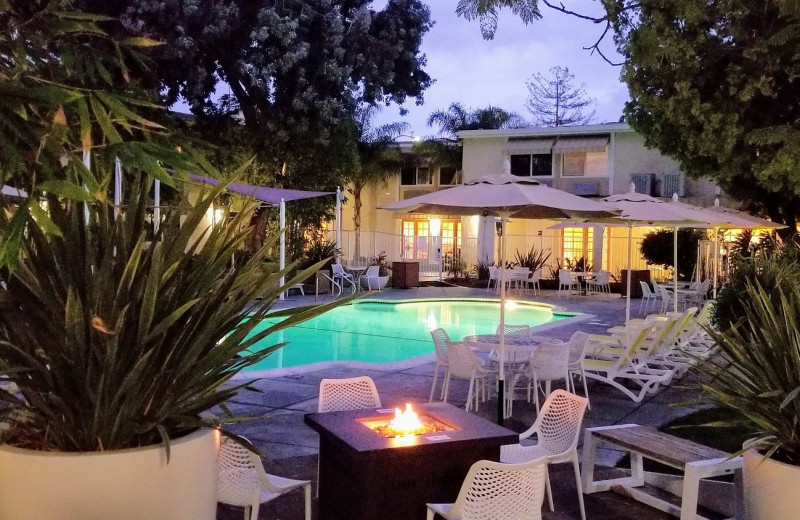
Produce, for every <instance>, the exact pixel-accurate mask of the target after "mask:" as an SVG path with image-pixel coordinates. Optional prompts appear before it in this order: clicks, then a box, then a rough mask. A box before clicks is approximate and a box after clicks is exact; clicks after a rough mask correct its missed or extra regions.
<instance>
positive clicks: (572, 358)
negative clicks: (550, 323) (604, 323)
mask: <svg viewBox="0 0 800 520" xmlns="http://www.w3.org/2000/svg"><path fill="white" fill-rule="evenodd" d="M567 344H568V345H569V363H568V364H567V369H568V370H569V378H568V379H567V383H569V384H570V385H571V386H572V390H571V391H572V393H573V394H577V392H576V391H575V376H579V377H580V378H581V381H583V395H584V396H585V397H586V406H588V407H589V409H590V410H591V409H592V405H591V403H590V402H589V389H588V387H587V386H586V372H585V371H584V369H583V360H584V358H585V357H586V346H587V345H588V344H589V334H587V333H586V332H580V331H578V332H573V333H572V336H570V338H569V342H568V343H567Z"/></svg>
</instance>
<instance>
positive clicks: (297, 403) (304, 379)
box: [218, 287, 702, 520]
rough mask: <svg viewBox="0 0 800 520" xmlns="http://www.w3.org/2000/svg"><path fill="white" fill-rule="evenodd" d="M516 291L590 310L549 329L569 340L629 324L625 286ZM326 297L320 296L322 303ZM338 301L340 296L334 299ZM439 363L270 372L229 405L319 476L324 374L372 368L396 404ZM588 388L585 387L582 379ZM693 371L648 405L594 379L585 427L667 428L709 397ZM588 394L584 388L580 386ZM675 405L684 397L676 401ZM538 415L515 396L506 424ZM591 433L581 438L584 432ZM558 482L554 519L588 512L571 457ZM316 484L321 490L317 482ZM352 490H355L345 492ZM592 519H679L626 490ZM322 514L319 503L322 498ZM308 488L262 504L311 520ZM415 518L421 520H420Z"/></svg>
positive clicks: (289, 467)
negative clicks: (597, 291) (571, 292)
mask: <svg viewBox="0 0 800 520" xmlns="http://www.w3.org/2000/svg"><path fill="white" fill-rule="evenodd" d="M496 295H497V293H496V292H494V291H486V290H485V289H469V288H461V287H454V288H440V287H423V288H418V289H385V290H383V291H380V292H378V293H374V294H373V295H370V296H366V297H368V298H381V299H398V300H403V299H412V298H457V297H463V298H476V297H477V298H486V297H496ZM511 296H512V297H513V298H515V299H523V300H532V301H540V302H543V303H548V304H551V305H554V306H556V307H557V308H559V309H563V310H568V311H575V312H580V313H584V314H588V315H590V316H587V317H586V319H584V320H582V321H577V322H570V323H565V324H562V325H561V326H555V327H552V328H549V329H548V330H547V331H546V333H544V334H546V335H548V336H551V337H554V338H559V339H567V338H569V336H570V335H571V334H572V333H573V332H575V331H576V330H583V331H585V332H589V333H592V334H601V333H605V330H606V329H607V328H609V327H611V326H614V325H619V324H621V323H623V322H624V316H625V300H624V299H622V298H621V297H620V296H619V295H618V294H612V295H592V296H580V297H578V296H572V297H571V298H566V297H563V296H562V297H559V296H558V294H557V292H556V291H543V294H542V295H541V296H536V297H533V296H521V297H520V296H519V295H516V294H513V295H511ZM322 301H323V299H322V298H320V302H322ZM325 301H330V297H327V298H325ZM311 303H314V296H313V295H312V296H294V295H292V296H291V297H290V298H288V299H287V300H285V301H283V302H279V303H278V304H277V305H276V307H277V308H282V307H286V306H295V305H307V304H311ZM638 308H639V300H633V301H632V316H633V317H635V316H637V311H638ZM433 368H434V362H433V360H431V361H430V362H426V363H423V364H419V363H415V364H414V366H411V367H406V368H403V367H400V368H398V367H394V368H387V367H386V366H384V365H371V366H368V367H366V366H364V365H361V366H358V367H353V366H347V365H345V364H336V365H332V366H328V367H326V368H320V369H316V370H313V371H307V372H303V371H295V372H292V371H283V372H279V373H274V374H266V377H263V378H262V379H260V380H258V381H257V382H255V383H254V384H253V386H254V387H256V388H258V389H259V390H260V391H261V392H249V391H247V392H241V393H240V394H239V395H238V396H237V397H235V398H234V399H232V400H231V401H230V402H229V408H230V409H231V411H232V412H233V413H235V414H238V415H241V416H249V417H257V418H256V419H253V420H251V421H247V422H244V423H241V424H237V425H235V426H233V427H232V428H231V429H232V430H233V431H235V432H236V433H238V434H240V435H244V436H246V437H247V438H249V439H250V440H251V441H252V442H253V443H254V444H255V445H256V446H258V447H259V449H260V450H262V452H263V453H264V454H265V456H266V457H267V459H266V461H265V462H266V466H267V470H268V471H270V472H273V473H275V474H278V475H281V476H286V477H290V478H301V479H311V480H314V479H316V461H317V448H318V436H317V434H316V432H314V431H313V430H311V429H310V428H309V427H307V426H306V425H305V424H304V423H303V415H304V414H305V413H309V412H316V411H317V394H318V391H319V382H320V380H321V379H324V378H342V377H354V376H358V375H368V376H370V377H372V379H373V380H374V381H375V385H376V386H377V388H378V392H379V393H380V396H381V401H382V404H383V405H384V406H387V407H393V406H397V405H402V404H403V403H406V402H412V403H414V402H425V401H427V399H428V395H429V394H430V386H431V379H432V374H433ZM578 386H579V387H580V385H578ZM691 386H692V378H691V376H689V377H687V378H684V380H682V381H677V382H673V384H672V386H669V387H666V388H662V389H660V390H659V391H658V392H657V393H656V394H654V395H650V396H648V397H646V398H645V399H644V400H643V401H642V402H641V403H634V402H632V401H631V400H630V399H628V398H627V397H625V396H624V395H623V394H622V393H621V392H619V391H618V390H615V389H613V388H611V387H610V386H608V385H604V384H602V383H597V382H594V381H590V383H589V394H590V399H591V404H592V409H591V410H587V412H586V416H585V419H584V423H583V427H584V428H585V427H592V426H607V425H613V424H626V423H638V424H645V425H650V426H655V427H658V426H661V425H663V424H665V423H667V422H669V421H671V420H673V419H675V418H677V417H680V416H682V415H685V414H687V413H689V412H691V411H694V410H695V409H697V408H699V407H701V406H702V405H701V404H695V405H688V404H686V403H687V402H689V401H691V400H692V399H693V398H696V395H697V392H696V391H695V390H693V389H692V388H691ZM578 392H579V393H581V390H580V388H579V390H578ZM466 393H467V382H466V381H460V380H453V382H452V383H451V392H450V399H449V402H450V403H452V404H455V405H458V406H463V405H464V403H465V400H466ZM675 403H681V405H680V406H675ZM496 405H497V400H496V399H490V400H489V401H488V402H487V403H481V406H480V410H479V411H478V412H477V413H478V415H480V416H483V417H485V418H487V419H489V420H495V419H496ZM534 419H535V408H534V406H533V405H532V404H528V403H526V402H525V401H524V399H523V400H520V399H517V400H516V401H515V403H514V416H513V417H512V418H510V419H508V420H507V421H506V426H507V427H509V428H511V429H512V430H515V431H520V432H521V431H523V430H525V429H527V428H528V427H529V426H530V424H531V423H532V422H533V420H534ZM582 438H583V437H582V436H581V439H582ZM601 452H602V453H600V458H599V463H600V464H604V465H608V466H613V465H614V464H615V463H616V462H617V461H618V460H619V458H620V457H621V455H622V454H621V453H620V452H616V451H613V450H604V451H603V450H601ZM551 479H552V483H553V488H554V501H555V507H556V511H555V512H550V511H549V510H548V509H547V508H546V507H545V510H544V518H545V519H546V520H566V519H579V518H580V513H579V510H578V506H577V499H576V496H575V488H574V481H573V477H572V473H571V468H569V467H568V465H563V464H562V465H556V466H555V467H554V468H553V469H552V470H551ZM315 489H316V488H315ZM342 498H345V497H342ZM584 498H585V500H586V512H587V517H588V518H590V519H592V520H601V519H615V520H628V519H630V520H642V519H648V520H650V519H652V520H661V519H667V518H673V517H670V516H669V515H666V514H664V513H661V512H659V511H657V510H655V509H652V508H649V507H647V506H644V505H642V504H640V503H638V502H635V501H633V500H630V499H627V498H625V497H622V496H620V495H618V494H616V493H611V492H607V493H597V494H593V495H585V496H584ZM313 509H314V518H316V501H314V504H313ZM241 515H242V512H241V509H238V508H232V507H227V506H222V505H220V506H219V512H218V518H219V519H221V520H228V519H231V520H233V519H237V520H238V519H240V518H241ZM302 517H303V515H302V496H301V494H300V493H290V494H289V495H287V496H285V497H281V498H280V499H277V500H275V501H273V502H270V503H268V504H265V505H263V506H262V507H261V509H260V512H259V518H260V519H270V520H278V519H280V520H293V519H297V520H300V519H302ZM410 520H411V519H410Z"/></svg>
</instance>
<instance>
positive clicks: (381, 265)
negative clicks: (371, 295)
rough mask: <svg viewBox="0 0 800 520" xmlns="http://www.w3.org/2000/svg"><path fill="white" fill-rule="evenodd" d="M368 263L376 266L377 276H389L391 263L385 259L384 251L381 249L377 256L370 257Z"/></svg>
mask: <svg viewBox="0 0 800 520" xmlns="http://www.w3.org/2000/svg"><path fill="white" fill-rule="evenodd" d="M369 265H377V266H378V276H389V271H391V270H392V264H390V263H389V261H388V260H387V259H386V251H381V252H380V253H378V256H373V257H372V258H370V259H369Z"/></svg>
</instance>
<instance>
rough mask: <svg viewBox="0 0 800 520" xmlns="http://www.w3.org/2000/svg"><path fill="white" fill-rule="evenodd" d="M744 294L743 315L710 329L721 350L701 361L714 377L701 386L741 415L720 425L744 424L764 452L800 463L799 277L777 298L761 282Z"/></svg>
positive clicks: (780, 290) (780, 289) (703, 369)
mask: <svg viewBox="0 0 800 520" xmlns="http://www.w3.org/2000/svg"><path fill="white" fill-rule="evenodd" d="M740 296H741V299H742V301H743V302H744V315H743V320H742V321H741V322H740V323H738V324H737V325H736V326H734V327H731V328H729V329H726V330H723V331H721V332H719V331H716V330H714V329H709V330H708V333H709V334H710V335H711V337H712V338H713V340H714V341H715V342H716V343H717V345H718V346H719V352H718V355H716V356H712V357H711V358H709V359H708V360H706V361H703V362H701V363H700V364H699V365H698V368H699V370H700V371H701V372H702V373H704V374H706V375H708V376H710V378H711V382H710V383H708V384H705V385H704V386H703V388H704V390H705V391H707V392H708V393H709V395H710V396H711V398H712V399H713V401H714V402H715V403H716V404H718V405H719V406H720V407H722V408H724V409H727V410H729V411H730V412H732V413H733V414H734V415H735V417H737V419H734V420H732V421H727V422H725V424H720V425H724V426H744V427H745V428H747V429H748V430H749V431H751V432H753V435H754V436H755V439H754V446H755V447H757V449H758V450H759V451H760V452H761V453H763V454H764V455H765V456H767V457H772V458H775V459H777V460H780V461H782V462H787V463H789V464H794V465H800V437H798V429H797V425H798V424H800V282H798V280H797V278H795V279H792V280H787V281H786V282H785V283H783V284H782V285H781V286H779V287H778V288H777V298H776V297H775V294H774V292H773V291H772V290H771V289H770V290H767V288H765V287H764V286H762V285H761V284H760V283H758V282H755V283H754V284H749V285H748V286H747V288H746V290H745V293H744V294H743V295H740Z"/></svg>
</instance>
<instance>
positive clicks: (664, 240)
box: [639, 228, 706, 280]
mask: <svg viewBox="0 0 800 520" xmlns="http://www.w3.org/2000/svg"><path fill="white" fill-rule="evenodd" d="M705 238H706V233H705V231H700V230H697V229H685V228H683V229H679V230H678V279H679V280H691V279H692V274H693V273H694V268H695V265H696V264H697V243H698V242H699V241H700V240H703V239H705ZM673 244H674V238H673V232H672V230H671V229H660V230H658V231H651V232H649V233H647V234H646V235H645V236H644V238H643V239H642V243H641V245H640V246H639V252H640V253H641V254H642V257H643V258H644V259H645V260H647V263H648V264H652V265H658V266H661V267H663V268H664V269H670V268H671V267H673V263H674V261H675V258H674V251H673Z"/></svg>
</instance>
